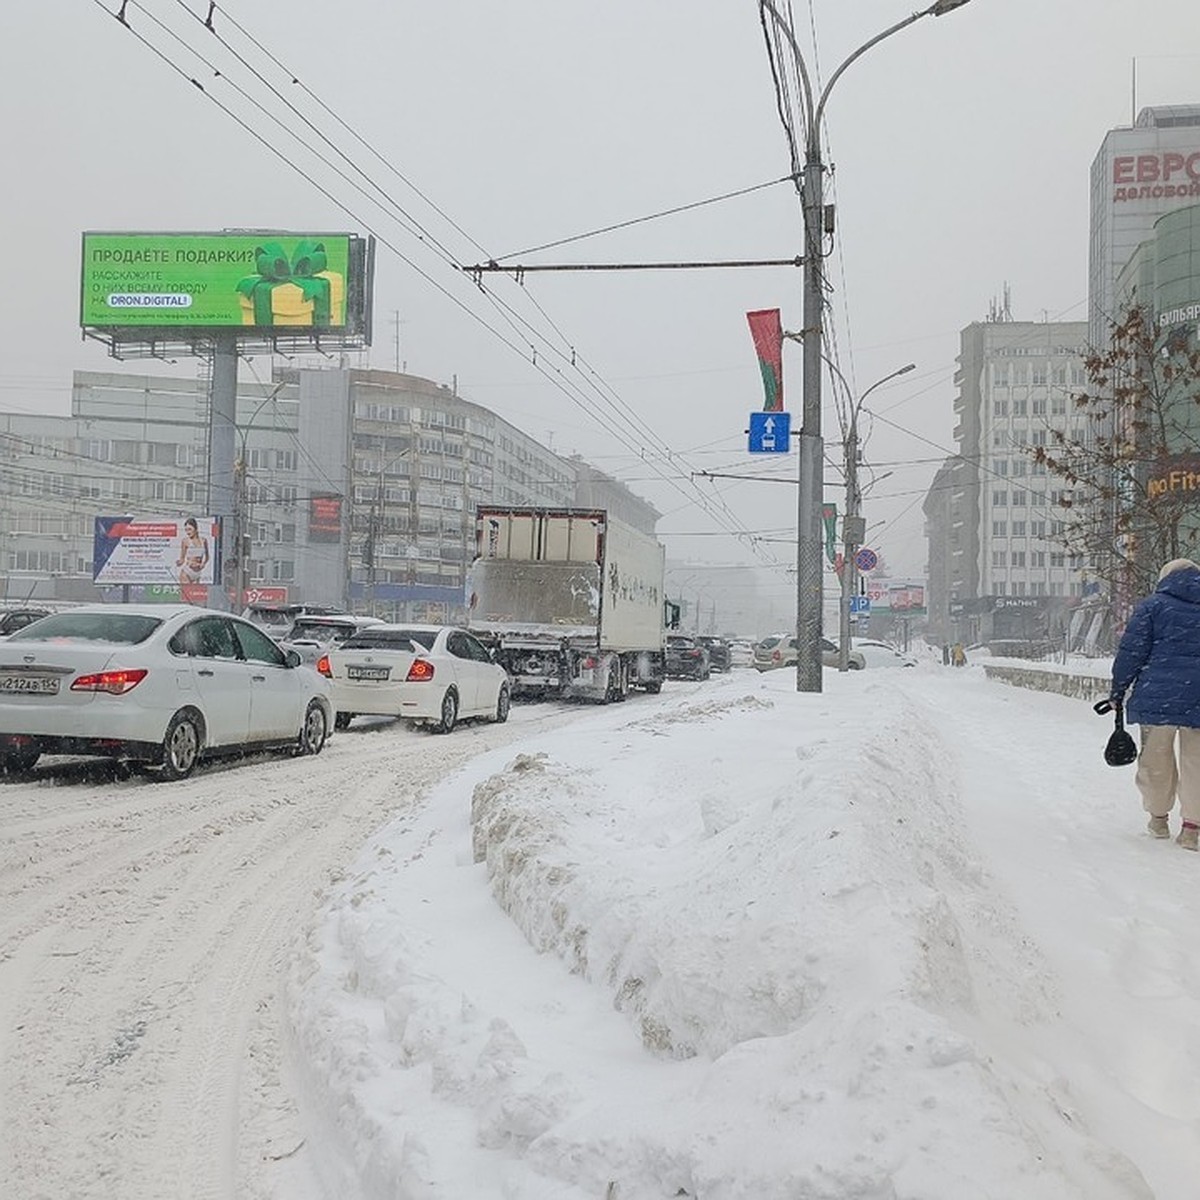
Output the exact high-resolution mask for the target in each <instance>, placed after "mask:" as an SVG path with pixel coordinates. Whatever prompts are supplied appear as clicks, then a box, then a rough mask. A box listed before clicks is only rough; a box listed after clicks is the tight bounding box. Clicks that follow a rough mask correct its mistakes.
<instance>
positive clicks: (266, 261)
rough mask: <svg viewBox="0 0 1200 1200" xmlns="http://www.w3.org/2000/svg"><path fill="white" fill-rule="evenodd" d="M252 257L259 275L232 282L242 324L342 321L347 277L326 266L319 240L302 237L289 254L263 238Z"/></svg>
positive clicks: (323, 324)
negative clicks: (238, 300) (235, 287)
mask: <svg viewBox="0 0 1200 1200" xmlns="http://www.w3.org/2000/svg"><path fill="white" fill-rule="evenodd" d="M254 258H255V261H254V265H255V267H257V269H258V274H257V275H247V276H246V278H245V279H242V280H240V281H239V283H238V285H237V291H238V296H239V299H240V303H241V308H242V324H243V325H257V326H264V325H309V326H314V327H316V328H324V329H327V328H329V327H331V326H332V325H334V324H336V325H339V326H340V325H344V324H345V320H346V310H345V304H346V281H345V278H344V277H343V276H342V275H340V274H339V273H338V272H336V271H330V270H327V269H326V268H327V260H326V255H325V246H324V243H322V242H318V241H313V240H312V239H310V238H306V239H304V240H302V241H300V242H298V243H297V244H296V249H295V251H294V252H293V253H292V256H291V257H290V258H289V257H288V254H287V252H286V251H285V250H284V248H283V244H282V243H281V242H265V243H264V244H263V245H261V246H258V247H256V249H255V251H254Z"/></svg>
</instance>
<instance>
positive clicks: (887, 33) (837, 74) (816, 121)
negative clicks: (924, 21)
mask: <svg viewBox="0 0 1200 1200" xmlns="http://www.w3.org/2000/svg"><path fill="white" fill-rule="evenodd" d="M763 3H766V0H763ZM934 8H936V5H935V6H934ZM934 8H927V9H925V10H924V11H923V12H918V13H913V14H912V15H911V16H908V17H905V18H904V20H903V21H897V22H896V24H895V25H892V26H891V27H890V28H888V29H885V30H884V31H883V32H882V33H877V34H876V35H875V36H874V37H873V38H871V40H870V41H869V42H864V43H863V44H862V45H861V46H859V48H858V49H857V50H855V51H854V53H853V54H851V55H850V57H849V58H847V59H846V61H845V62H843V63H842V65H841V66H840V67H838V69H837V70H836V71H834V73H833V74H832V75H830V77H829V82H828V83H826V85H825V90H824V91H823V92H822V93H821V99H820V100H818V101H817V108H816V112H815V113H814V114H813V121H812V125H811V127H810V132H809V146H810V148H812V147H818V146H819V145H820V142H819V139H818V135H817V133H816V130H818V129H819V128H820V126H821V118H822V117H823V116H824V115H825V103H826V101H827V100H828V99H829V93H830V92H831V91H832V90H833V85H834V84H835V83H837V81H838V80H839V79H840V78H841V77H842V75H843V74H844V73H845V70H846V68H847V67H848V66H849V65H850V64H851V63H852V62H856V61H857V60H858V59H860V58H861V57H862V56H863V55H864V54H866V52H867V51H868V50H870V49H871V47H872V46H877V45H878V44H879V43H880V42H882V41H883V39H884V38H889V37H891V36H892V34H893V33H899V32H900V30H901V29H906V28H908V26H909V25H911V24H912V23H913V22H914V21H919V20H920V19H921V18H922V17H928V16H932V15H933V12H934Z"/></svg>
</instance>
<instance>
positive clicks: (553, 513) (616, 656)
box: [467, 505, 666, 702]
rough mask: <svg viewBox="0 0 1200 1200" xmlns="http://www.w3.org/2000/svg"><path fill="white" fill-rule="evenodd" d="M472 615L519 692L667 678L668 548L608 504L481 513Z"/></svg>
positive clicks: (590, 689) (621, 694) (646, 684)
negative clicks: (621, 517) (665, 577)
mask: <svg viewBox="0 0 1200 1200" xmlns="http://www.w3.org/2000/svg"><path fill="white" fill-rule="evenodd" d="M475 537H476V546H475V559H474V561H473V562H472V564H471V569H470V571H469V572H468V575H467V623H468V627H469V628H470V630H471V632H472V633H474V634H475V635H476V636H477V637H478V638H479V639H480V640H481V641H483V642H484V643H485V645H487V646H488V647H489V648H490V649H491V650H492V652H493V654H494V656H495V659H496V661H497V662H498V663H500V664H501V666H503V667H504V668H505V669H506V670H507V671H508V673H509V675H510V676H511V678H512V684H513V691H514V693H515V694H518V695H519V694H521V693H525V694H541V695H555V696H559V697H562V698H564V699H589V700H599V701H603V702H608V701H612V700H623V699H624V698H625V696H626V695H627V694H628V692H629V690H630V688H643V689H644V690H645V691H648V692H657V691H660V690H661V688H662V684H663V679H664V678H665V677H666V656H665V651H664V645H665V638H666V631H665V628H664V624H665V622H664V613H665V611H666V608H665V604H664V597H663V565H664V551H663V547H662V544H661V543H660V542H659V541H658V540H657V539H656V538H653V537H650V536H648V535H647V534H644V533H642V532H641V531H640V530H637V529H634V528H632V527H631V526H629V525H625V524H623V523H622V522H620V521H618V520H616V519H614V518H613V517H611V516H609V515H608V513H606V512H604V511H603V510H600V509H578V508H553V509H552V508H506V507H500V506H493V505H483V506H481V507H480V508H479V509H478V510H477V513H476V522H475Z"/></svg>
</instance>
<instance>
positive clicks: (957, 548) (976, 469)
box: [925, 320, 1088, 642]
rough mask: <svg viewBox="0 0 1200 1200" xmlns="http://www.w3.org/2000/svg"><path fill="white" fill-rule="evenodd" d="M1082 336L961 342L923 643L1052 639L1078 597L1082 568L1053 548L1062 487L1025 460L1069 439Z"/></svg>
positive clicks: (975, 333)
mask: <svg viewBox="0 0 1200 1200" xmlns="http://www.w3.org/2000/svg"><path fill="white" fill-rule="evenodd" d="M1085 336H1086V325H1085V324H1084V323H1083V322H1080V321H1072V322H1046V323H1040V324H1039V323H1033V322H1028V321H1012V320H995V321H987V322H978V323H975V324H972V325H968V326H967V328H966V329H964V330H963V331H962V333H961V335H960V337H961V350H960V353H959V356H958V364H959V369H958V372H957V374H956V375H955V382H956V383H957V385H958V396H957V397H956V399H955V402H954V411H955V414H956V417H957V425H956V427H955V430H954V438H955V441H956V442H957V444H958V453H957V454H956V455H955V456H954V457H953V458H950V459H948V460H947V461H946V462H945V464H944V465H943V466H942V468H941V469H940V470H939V472H938V474H937V476H936V478H935V480H934V484H933V487H932V488H931V490H930V492H929V495H928V497H927V498H926V501H925V517H926V530H927V534H928V537H929V542H930V546H931V547H933V548H936V550H932V549H931V557H930V569H929V572H928V579H929V596H928V598H927V603H928V607H929V626H930V636H931V637H934V638H939V639H942V640H963V641H967V642H972V641H977V640H979V639H980V638H998V639H999V638H1010V637H1011V638H1017V639H1029V638H1035V637H1045V636H1048V635H1051V634H1056V633H1057V632H1058V631H1059V630H1060V629H1061V628H1062V627H1063V624H1064V622H1065V620H1066V618H1067V615H1068V614H1069V611H1070V610H1071V609H1072V608H1073V607H1074V606H1075V604H1077V602H1078V599H1079V598H1080V597H1081V596H1082V595H1083V592H1084V585H1085V579H1086V569H1087V565H1088V564H1086V563H1085V562H1084V561H1083V560H1082V559H1081V558H1080V557H1079V556H1077V555H1073V554H1071V553H1070V552H1069V551H1068V550H1067V549H1066V548H1065V547H1064V546H1063V542H1062V536H1063V533H1064V531H1065V528H1066V525H1065V518H1066V513H1065V511H1064V509H1063V508H1062V506H1061V505H1060V503H1059V500H1060V497H1061V492H1062V490H1063V486H1064V485H1063V483H1062V481H1061V480H1060V479H1058V478H1057V477H1055V476H1053V475H1050V474H1048V473H1047V470H1046V468H1045V466H1043V465H1041V464H1039V463H1037V462H1035V461H1034V460H1033V455H1032V453H1031V451H1032V450H1033V449H1034V448H1036V447H1037V446H1043V445H1048V444H1052V431H1053V430H1056V429H1057V430H1061V431H1063V432H1066V433H1067V434H1068V435H1069V436H1073V437H1078V436H1079V435H1080V433H1081V432H1082V431H1081V430H1079V429H1077V428H1075V425H1074V423H1075V422H1077V421H1078V417H1077V416H1075V415H1074V413H1073V411H1072V406H1071V405H1070V403H1069V401H1070V397H1071V395H1072V393H1073V392H1077V391H1079V390H1080V389H1081V388H1082V387H1083V385H1084V373H1083V354H1084V341H1085Z"/></svg>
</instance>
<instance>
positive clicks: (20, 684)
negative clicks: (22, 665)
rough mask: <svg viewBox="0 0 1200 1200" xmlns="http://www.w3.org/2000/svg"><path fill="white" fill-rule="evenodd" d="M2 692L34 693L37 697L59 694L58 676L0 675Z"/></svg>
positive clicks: (0, 690)
mask: <svg viewBox="0 0 1200 1200" xmlns="http://www.w3.org/2000/svg"><path fill="white" fill-rule="evenodd" d="M0 692H32V693H33V694H34V695H37V696H55V695H57V694H58V676H57V675H0Z"/></svg>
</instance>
